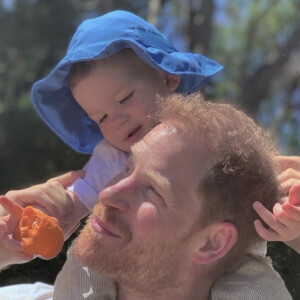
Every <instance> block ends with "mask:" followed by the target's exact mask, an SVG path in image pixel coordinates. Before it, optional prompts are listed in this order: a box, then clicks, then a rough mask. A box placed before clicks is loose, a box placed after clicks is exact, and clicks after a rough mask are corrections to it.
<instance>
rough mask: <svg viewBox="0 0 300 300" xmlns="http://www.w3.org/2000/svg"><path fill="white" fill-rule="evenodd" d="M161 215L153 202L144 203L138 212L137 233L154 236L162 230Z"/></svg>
mask: <svg viewBox="0 0 300 300" xmlns="http://www.w3.org/2000/svg"><path fill="white" fill-rule="evenodd" d="M160 221H161V220H160V215H159V212H158V209H157V207H156V206H155V205H154V204H153V203H151V202H143V203H142V204H141V205H140V207H139V208H138V210H137V214H136V224H135V232H136V233H137V234H139V235H144V234H147V235H153V234H155V233H156V232H157V231H159V230H160V228H161V226H160Z"/></svg>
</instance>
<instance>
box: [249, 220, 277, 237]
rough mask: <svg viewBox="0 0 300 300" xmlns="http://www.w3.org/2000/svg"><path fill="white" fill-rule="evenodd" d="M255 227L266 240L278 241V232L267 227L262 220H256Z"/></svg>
mask: <svg viewBox="0 0 300 300" xmlns="http://www.w3.org/2000/svg"><path fill="white" fill-rule="evenodd" d="M254 227H255V230H256V232H257V233H258V235H259V236H260V237H261V238H263V239H264V240H266V241H277V239H278V234H277V232H275V231H273V230H272V229H267V228H265V227H264V226H263V224H262V222H261V221H260V220H255V221H254Z"/></svg>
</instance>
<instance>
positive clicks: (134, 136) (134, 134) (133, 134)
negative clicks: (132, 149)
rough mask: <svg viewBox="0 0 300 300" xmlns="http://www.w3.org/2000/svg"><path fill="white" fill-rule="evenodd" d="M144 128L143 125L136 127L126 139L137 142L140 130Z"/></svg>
mask: <svg viewBox="0 0 300 300" xmlns="http://www.w3.org/2000/svg"><path fill="white" fill-rule="evenodd" d="M141 128H142V125H139V126H138V127H136V128H135V129H133V130H131V131H130V132H129V133H128V134H127V136H126V138H125V140H126V141H129V142H135V140H136V139H137V138H138V135H139V132H140V129H141Z"/></svg>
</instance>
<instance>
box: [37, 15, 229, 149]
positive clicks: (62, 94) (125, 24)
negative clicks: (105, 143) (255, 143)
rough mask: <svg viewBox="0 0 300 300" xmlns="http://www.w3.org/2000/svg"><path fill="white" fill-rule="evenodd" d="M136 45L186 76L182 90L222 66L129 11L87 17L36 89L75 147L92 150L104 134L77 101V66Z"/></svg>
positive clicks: (148, 59)
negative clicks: (181, 48) (72, 81)
mask: <svg viewBox="0 0 300 300" xmlns="http://www.w3.org/2000/svg"><path fill="white" fill-rule="evenodd" d="M124 48H131V49H132V50H133V51H134V52H135V53H136V54H137V55H138V56H139V57H140V58H141V59H142V60H143V61H144V62H145V63H147V64H148V65H150V66H151V67H153V68H155V69H157V70H161V71H164V72H166V73H170V74H175V75H179V76H180V84H179V86H178V88H177V90H176V91H177V92H180V93H185V94H186V93H191V92H194V91H196V90H197V89H198V88H199V87H200V86H201V85H203V84H204V83H205V82H206V81H207V80H208V79H209V78H210V77H211V76H213V75H215V74H216V73H218V72H219V71H220V70H222V68H223V67H222V66H221V65H220V64H218V63H217V62H215V61H213V60H211V59H209V58H207V57H205V56H202V55H199V54H192V53H182V52H178V51H177V50H176V49H175V48H174V47H173V46H172V44H171V43H170V42H169V41H168V40H167V38H166V37H165V36H164V35H163V34H161V33H160V32H159V31H158V30H157V29H156V28H155V27H154V26H152V25H151V24H149V23H148V22H146V21H145V20H143V19H141V18H140V17H138V16H136V15H134V14H132V13H130V12H126V11H113V12H110V13H107V14H105V15H103V16H100V17H97V18H94V19H89V20H86V21H84V22H83V23H82V24H81V25H80V26H79V27H78V29H77V31H76V32H75V34H74V36H73V38H72V40H71V42H70V45H69V48H68V51H67V54H66V56H65V57H64V58H63V59H62V60H61V61H60V62H59V63H58V65H57V66H56V67H55V68H54V69H53V70H52V72H51V73H50V74H49V75H48V76H47V77H46V78H44V79H42V80H40V81H37V82H36V83H35V84H34V85H33V87H32V101H33V104H34V106H35V109H36V110H37V112H38V114H39V115H40V117H41V118H42V119H43V121H44V122H45V123H46V124H47V125H48V126H49V127H50V128H51V129H52V130H53V131H54V132H55V133H56V134H57V135H58V136H59V137H60V138H61V139H62V140H63V141H64V142H65V143H67V144H68V145H69V146H70V147H72V148H73V149H74V150H76V151H78V152H81V153H86V154H91V153H92V152H93V149H94V147H95V146H96V145H97V143H98V142H99V141H100V140H102V139H103V135H102V133H101V131H100V129H99V126H98V124H97V123H96V122H94V121H93V120H91V119H90V118H89V117H88V115H87V114H86V113H85V111H84V110H83V109H82V108H81V107H80V106H79V105H78V104H77V102H76V101H75V99H74V97H73V95H72V93H71V90H70V88H69V84H68V74H69V72H70V69H71V66H72V64H74V63H75V62H78V61H85V60H93V59H101V58H104V57H108V56H110V55H113V54H114V53H116V52H118V51H120V50H121V49H124Z"/></svg>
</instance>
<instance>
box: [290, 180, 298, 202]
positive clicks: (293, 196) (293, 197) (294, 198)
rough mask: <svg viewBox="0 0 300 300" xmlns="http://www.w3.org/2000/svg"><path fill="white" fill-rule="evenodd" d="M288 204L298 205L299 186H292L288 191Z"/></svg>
mask: <svg viewBox="0 0 300 300" xmlns="http://www.w3.org/2000/svg"><path fill="white" fill-rule="evenodd" d="M289 203H290V204H292V205H300V184H299V183H298V184H294V185H293V186H292V187H291V189H290V191H289Z"/></svg>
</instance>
